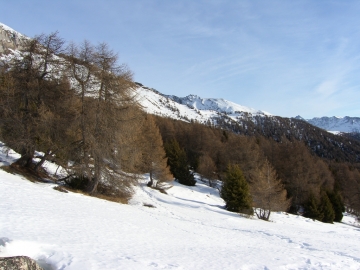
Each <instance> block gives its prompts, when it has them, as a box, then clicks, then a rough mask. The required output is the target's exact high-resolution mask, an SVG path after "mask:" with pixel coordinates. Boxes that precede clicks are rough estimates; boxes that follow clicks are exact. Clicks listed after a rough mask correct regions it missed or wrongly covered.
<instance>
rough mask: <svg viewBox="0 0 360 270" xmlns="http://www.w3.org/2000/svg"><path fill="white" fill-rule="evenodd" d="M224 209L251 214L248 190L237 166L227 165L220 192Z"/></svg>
mask: <svg viewBox="0 0 360 270" xmlns="http://www.w3.org/2000/svg"><path fill="white" fill-rule="evenodd" d="M220 196H221V198H223V199H224V201H225V203H226V206H225V208H226V209H227V210H229V211H231V212H238V213H245V214H252V213H253V210H252V207H251V205H252V202H251V196H250V188H249V185H248V183H247V182H246V179H245V177H244V175H243V173H242V171H241V169H240V167H239V166H238V165H231V164H230V165H228V168H227V171H226V175H225V178H224V180H223V186H222V188H221V192H220Z"/></svg>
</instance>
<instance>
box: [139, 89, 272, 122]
mask: <svg viewBox="0 0 360 270" xmlns="http://www.w3.org/2000/svg"><path fill="white" fill-rule="evenodd" d="M137 85H138V88H137V90H136V92H137V98H138V101H139V103H140V104H141V105H142V107H143V109H144V110H145V111H146V112H147V113H151V114H156V115H160V116H164V117H170V118H174V119H179V120H185V121H191V120H193V121H197V122H200V123H209V122H210V123H212V124H216V121H217V119H218V118H219V117H224V116H226V117H227V118H231V119H232V120H234V121H239V120H240V119H243V118H244V117H246V118H251V117H252V116H258V115H260V116H265V115H266V116H271V114H270V113H268V112H264V111H260V110H255V109H252V108H248V107H245V106H241V105H238V104H236V103H233V102H231V101H227V100H224V99H221V98H219V99H215V98H201V97H199V96H196V95H188V96H187V97H183V98H179V97H177V96H172V95H164V94H161V93H160V92H158V91H156V90H155V89H152V88H148V87H145V86H143V85H142V84H140V83H137Z"/></svg>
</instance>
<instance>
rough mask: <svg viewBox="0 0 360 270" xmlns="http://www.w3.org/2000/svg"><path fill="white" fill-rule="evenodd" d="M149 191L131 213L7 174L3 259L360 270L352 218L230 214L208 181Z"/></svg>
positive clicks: (1, 203) (139, 193) (143, 189)
mask: <svg viewBox="0 0 360 270" xmlns="http://www.w3.org/2000/svg"><path fill="white" fill-rule="evenodd" d="M12 155H13V153H10V155H9V156H8V157H6V156H5V155H4V154H2V155H1V156H0V159H1V163H2V164H4V165H6V164H8V163H9V162H10V161H11V159H12V158H13V156H12ZM50 167H51V166H50ZM145 182H146V179H144V182H143V183H141V184H140V186H139V188H137V189H136V194H135V195H134V197H133V199H132V200H131V201H130V204H129V205H122V204H118V203H114V202H109V201H105V200H101V199H97V198H92V197H88V196H84V195H81V194H77V193H62V192H59V191H56V190H54V189H53V187H54V186H55V185H54V184H45V183H32V182H30V181H27V180H25V179H23V177H21V176H18V175H13V174H9V173H7V172H5V171H3V170H0V198H1V199H0V256H12V255H27V256H30V257H32V258H34V259H36V260H37V261H38V262H39V263H40V264H41V265H42V266H44V268H45V269H64V270H65V269H77V270H78V269H360V228H359V227H356V226H351V225H349V224H350V223H354V222H355V220H354V218H352V217H351V216H346V217H345V218H344V221H346V222H347V223H348V224H343V223H336V224H323V223H320V222H317V221H313V220H311V219H306V218H303V217H300V216H294V215H288V214H284V213H273V214H272V215H271V222H265V221H261V220H258V219H255V218H251V219H249V218H245V217H241V216H239V215H237V214H234V213H230V212H227V211H225V210H224V209H223V206H224V202H223V200H222V199H221V198H219V195H218V191H217V190H216V189H212V188H209V187H208V186H206V185H205V184H204V183H202V182H201V181H199V182H198V184H197V186H195V187H185V186H182V185H179V184H178V183H173V185H174V186H173V187H172V188H170V189H169V190H168V195H166V194H162V193H160V192H159V191H157V190H153V189H150V188H148V187H147V186H146V185H145ZM144 204H146V205H152V206H154V207H147V206H144ZM355 225H357V224H355Z"/></svg>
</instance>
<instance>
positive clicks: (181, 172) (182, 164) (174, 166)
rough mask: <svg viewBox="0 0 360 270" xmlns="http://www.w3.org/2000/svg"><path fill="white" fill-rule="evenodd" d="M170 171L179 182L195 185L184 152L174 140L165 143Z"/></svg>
mask: <svg viewBox="0 0 360 270" xmlns="http://www.w3.org/2000/svg"><path fill="white" fill-rule="evenodd" d="M165 151H166V156H167V158H168V165H169V166H170V171H171V173H172V174H173V175H174V177H175V178H176V179H177V180H178V181H179V183H180V184H183V185H186V186H195V184H196V181H195V179H194V175H193V174H192V173H191V172H190V170H189V166H188V161H187V157H186V152H185V150H184V149H183V148H181V147H180V145H179V143H178V142H177V141H176V140H172V141H170V142H167V143H165Z"/></svg>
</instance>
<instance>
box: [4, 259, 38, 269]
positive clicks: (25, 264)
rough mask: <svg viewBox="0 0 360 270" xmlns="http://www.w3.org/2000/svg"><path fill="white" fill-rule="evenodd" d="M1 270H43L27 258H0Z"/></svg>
mask: <svg viewBox="0 0 360 270" xmlns="http://www.w3.org/2000/svg"><path fill="white" fill-rule="evenodd" d="M0 270H43V268H41V267H40V266H39V265H38V264H37V263H36V261H34V260H33V259H31V258H29V257H26V256H16V257H4V258H0Z"/></svg>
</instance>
